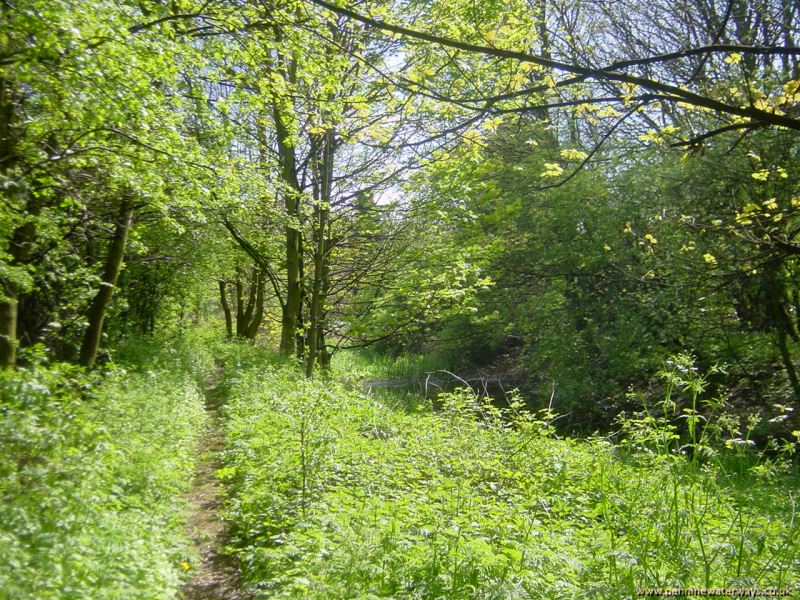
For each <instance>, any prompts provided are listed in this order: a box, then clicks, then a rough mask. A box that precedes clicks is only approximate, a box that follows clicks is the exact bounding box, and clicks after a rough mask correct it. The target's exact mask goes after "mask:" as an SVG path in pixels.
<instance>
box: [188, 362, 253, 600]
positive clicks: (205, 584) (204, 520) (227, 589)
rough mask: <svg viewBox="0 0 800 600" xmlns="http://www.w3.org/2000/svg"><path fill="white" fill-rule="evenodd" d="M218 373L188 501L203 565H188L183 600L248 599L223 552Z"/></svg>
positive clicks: (209, 388) (209, 385) (210, 388)
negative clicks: (191, 509) (191, 506)
mask: <svg viewBox="0 0 800 600" xmlns="http://www.w3.org/2000/svg"><path fill="white" fill-rule="evenodd" d="M218 380H219V371H218V372H217V373H215V374H214V376H212V377H210V378H209V379H208V381H206V390H205V395H206V411H207V413H208V417H209V418H208V422H207V424H206V427H205V429H204V431H203V433H202V434H201V435H200V440H199V443H198V449H197V452H198V454H199V460H198V463H197V472H196V473H195V478H194V483H193V487H192V489H191V491H190V492H189V495H188V500H189V501H190V502H191V504H192V505H193V506H195V511H194V513H193V514H192V515H191V516H190V517H189V521H188V532H189V536H190V537H191V539H192V541H193V542H194V547H195V549H196V550H197V554H198V556H199V557H200V560H201V562H200V563H199V564H191V565H189V575H190V578H189V580H188V581H187V582H186V584H185V585H184V586H183V589H182V591H181V594H180V597H181V598H182V600H212V599H213V600H245V599H246V598H248V597H249V596H248V595H247V594H245V593H244V592H243V591H242V590H241V589H240V585H239V575H238V571H237V568H236V561H235V559H234V558H233V557H231V556H228V555H226V554H225V553H224V548H225V545H226V543H227V541H228V531H227V524H226V522H225V521H224V520H223V518H222V511H223V508H224V507H223V503H224V494H223V489H222V484H221V482H220V480H219V479H218V478H217V476H216V471H217V470H218V469H219V468H221V467H222V465H221V463H220V459H219V455H220V452H221V451H222V449H223V447H224V438H223V435H222V430H221V427H220V416H219V408H220V402H221V400H222V398H221V396H220V394H219V392H218V390H217V382H218Z"/></svg>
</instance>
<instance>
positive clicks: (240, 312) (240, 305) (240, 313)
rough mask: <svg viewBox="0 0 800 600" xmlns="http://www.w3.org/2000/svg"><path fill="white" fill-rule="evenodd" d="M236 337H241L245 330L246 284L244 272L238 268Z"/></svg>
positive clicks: (235, 285)
mask: <svg viewBox="0 0 800 600" xmlns="http://www.w3.org/2000/svg"><path fill="white" fill-rule="evenodd" d="M234 290H235V291H236V337H241V336H242V332H243V331H244V286H243V285H242V272H241V270H240V269H238V268H237V269H236V283H234Z"/></svg>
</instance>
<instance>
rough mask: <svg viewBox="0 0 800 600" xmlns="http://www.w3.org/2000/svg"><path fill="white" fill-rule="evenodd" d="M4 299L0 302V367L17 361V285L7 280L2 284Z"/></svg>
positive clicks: (12, 364) (5, 366)
mask: <svg viewBox="0 0 800 600" xmlns="http://www.w3.org/2000/svg"><path fill="white" fill-rule="evenodd" d="M3 294H4V295H5V300H3V301H2V302H0V368H7V367H13V366H14V365H15V364H16V362H17V307H18V301H19V287H18V286H17V285H16V284H14V283H12V282H10V281H7V282H5V283H4V285H3Z"/></svg>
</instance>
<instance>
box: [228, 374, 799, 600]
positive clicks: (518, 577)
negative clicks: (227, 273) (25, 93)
mask: <svg viewBox="0 0 800 600" xmlns="http://www.w3.org/2000/svg"><path fill="white" fill-rule="evenodd" d="M240 364H242V363H241V362H240ZM348 372H352V365H349V366H348ZM234 373H235V374H234ZM230 377H231V379H230V381H229V382H228V385H229V386H230V387H229V389H230V392H231V399H230V403H229V405H228V407H227V411H226V419H227V428H228V435H229V444H228V449H227V452H226V457H227V467H226V468H225V469H223V471H222V472H221V473H220V475H221V476H222V477H224V478H225V479H226V480H228V481H229V482H230V484H231V486H232V499H231V501H230V504H229V518H231V519H232V520H233V521H234V523H235V540H234V544H235V546H236V548H237V552H238V554H239V556H240V558H241V559H242V563H243V565H244V571H245V572H244V576H245V578H246V580H247V581H248V582H249V584H250V585H251V586H252V588H253V589H254V590H255V591H256V592H257V593H258V594H260V595H261V596H263V597H277V598H280V597H286V598H330V597H339V598H356V597H357V598H369V597H414V598H435V597H449V598H511V597H513V598H564V597H574V598H627V597H630V595H631V594H632V593H633V592H634V591H635V588H636V587H691V586H705V587H714V586H718V587H724V586H727V587H730V586H734V585H735V586H737V587H766V586H770V585H773V586H785V585H794V584H797V583H798V580H797V575H796V573H797V572H798V570H797V566H798V564H800V563H798V561H799V560H800V554H799V553H798V547H799V546H798V544H797V537H798V525H797V522H796V519H794V518H793V515H794V512H795V505H794V503H793V494H794V492H793V491H792V490H794V489H796V478H793V477H792V476H791V475H789V474H786V473H784V472H782V470H781V469H782V468H783V467H781V468H778V462H779V459H777V458H774V459H769V460H772V461H773V465H772V466H773V467H774V468H772V469H767V470H766V471H765V469H764V468H761V467H763V466H764V465H765V464H766V462H767V459H766V457H765V456H762V457H761V458H759V457H758V456H744V454H743V452H744V450H742V449H741V448H730V447H729V448H726V446H725V444H724V443H723V444H722V445H721V446H719V445H718V444H715V447H717V446H718V447H719V454H718V455H717V456H718V460H717V459H715V460H707V459H703V460H700V459H692V458H690V457H687V455H685V454H683V453H680V452H675V451H670V449H669V445H670V444H672V443H673V442H674V440H673V439H672V438H671V437H670V436H671V434H670V433H669V432H667V433H666V434H665V433H664V427H665V424H664V423H663V422H661V421H658V420H655V422H651V421H649V420H647V418H646V417H645V418H643V419H639V420H638V421H637V420H635V419H633V418H631V420H630V421H629V422H628V431H629V432H634V431H635V433H636V435H633V434H631V435H629V436H628V437H626V438H624V440H622V441H621V442H619V443H612V442H611V441H609V440H608V439H605V438H593V439H588V440H583V441H577V440H571V439H559V438H557V437H556V435H555V433H554V431H553V429H552V428H551V427H550V426H549V422H550V420H551V419H552V415H549V414H542V415H538V416H537V415H531V414H530V413H528V412H526V411H524V410H523V408H522V403H521V402H520V401H519V400H518V399H514V398H513V397H512V398H510V402H509V408H505V409H499V408H497V407H496V406H494V405H492V404H491V403H490V402H487V401H486V400H481V399H479V398H477V397H476V396H475V395H473V394H472V392H471V391H470V390H456V391H455V392H452V393H448V394H444V395H442V396H440V398H439V399H438V402H437V405H438V406H440V408H438V409H437V410H435V411H434V410H432V409H431V408H430V407H427V406H426V405H425V403H424V402H423V401H422V399H417V400H415V401H413V402H406V401H405V400H404V399H399V400H398V399H397V398H392V397H391V396H389V395H387V396H385V397H380V398H379V397H376V396H371V395H364V394H362V393H361V392H356V391H353V390H352V389H348V388H345V387H343V386H342V385H340V384H339V383H337V382H336V381H318V380H317V381H307V380H303V379H302V378H301V377H299V376H298V374H297V373H296V372H295V371H294V370H293V369H292V368H291V367H287V366H272V367H269V368H266V369H265V368H257V367H250V368H246V369H242V368H239V369H236V370H232V372H231V375H230ZM687 390H688V388H687V386H685V385H683V384H681V383H676V391H675V392H674V393H675V394H677V393H679V392H681V393H682V392H685V391H687ZM703 431H704V432H705V431H706V430H705V429H703ZM662 439H666V440H667V441H666V443H667V446H664V447H662V448H661V450H664V451H660V450H659V447H658V443H661V442H660V440H662ZM694 440H695V443H696V444H699V443H700V442H701V441H702V444H703V445H707V446H708V447H711V446H712V440H711V439H710V433H709V434H705V433H704V434H703V435H702V437H701V434H700V429H699V428H698V429H697V430H695V438H694ZM734 459H735V460H734ZM737 461H738V462H737ZM745 463H746V464H747V465H748V466H747V467H746V468H744V467H743V465H745ZM734 464H736V465H738V466H737V467H736V469H735V470H734V469H733V467H731V465H734ZM780 464H781V465H783V464H785V463H783V462H781V463H780ZM753 467H755V468H753Z"/></svg>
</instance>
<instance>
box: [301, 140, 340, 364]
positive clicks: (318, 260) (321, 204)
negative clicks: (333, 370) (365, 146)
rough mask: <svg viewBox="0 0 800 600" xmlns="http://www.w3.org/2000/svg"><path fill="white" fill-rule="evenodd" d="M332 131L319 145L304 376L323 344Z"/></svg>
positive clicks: (317, 357) (317, 359) (318, 357)
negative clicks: (318, 173)
mask: <svg viewBox="0 0 800 600" xmlns="http://www.w3.org/2000/svg"><path fill="white" fill-rule="evenodd" d="M334 142H335V134H334V132H333V131H332V130H331V131H328V132H326V133H325V137H324V140H323V144H322V160H321V161H320V162H321V164H320V165H319V172H320V177H319V180H320V186H319V188H320V189H319V194H318V202H317V206H316V208H315V211H314V213H315V214H314V216H315V223H314V277H313V283H312V288H311V307H310V311H309V313H310V314H309V320H310V323H309V330H308V356H307V357H306V377H311V376H312V375H313V374H314V366H315V364H316V363H317V362H318V361H319V362H321V361H320V353H319V350H320V343H321V342H322V343H324V339H323V336H322V327H321V324H322V312H323V304H324V301H325V298H324V297H323V294H322V291H323V280H324V275H325V263H326V262H327V256H326V248H327V244H326V239H325V234H326V232H327V230H328V217H329V214H330V201H331V181H332V176H333V145H334Z"/></svg>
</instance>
